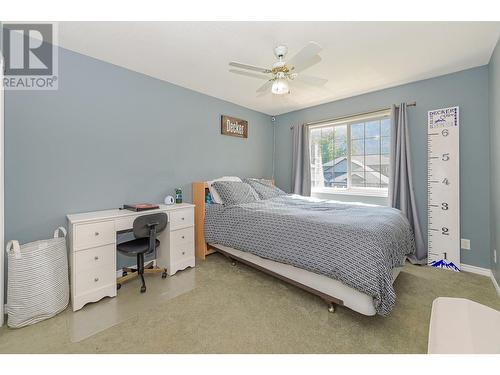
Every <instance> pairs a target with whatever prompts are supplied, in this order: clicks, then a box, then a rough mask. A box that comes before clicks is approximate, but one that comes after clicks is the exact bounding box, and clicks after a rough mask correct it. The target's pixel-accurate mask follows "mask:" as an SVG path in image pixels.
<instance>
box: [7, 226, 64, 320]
mask: <svg viewBox="0 0 500 375" xmlns="http://www.w3.org/2000/svg"><path fill="white" fill-rule="evenodd" d="M59 232H62V234H63V236H62V237H59ZM65 237H66V229H64V228H63V227H59V228H57V229H56V230H55V231H54V238H51V239H48V240H41V241H35V242H30V243H27V244H24V245H21V246H19V242H18V241H9V242H8V243H7V248H6V251H7V259H8V260H7V266H8V284H7V314H8V320H7V324H8V326H9V327H13V328H19V327H24V326H27V325H30V324H34V323H38V322H40V321H42V320H44V319H48V318H51V317H53V316H54V315H56V314H58V313H60V312H61V311H63V310H64V309H65V308H66V306H68V301H69V280H68V256H67V251H66V238H65Z"/></svg>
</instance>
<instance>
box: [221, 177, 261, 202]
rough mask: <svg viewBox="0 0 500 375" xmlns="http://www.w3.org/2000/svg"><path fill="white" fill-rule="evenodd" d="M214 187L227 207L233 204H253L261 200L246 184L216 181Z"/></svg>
mask: <svg viewBox="0 0 500 375" xmlns="http://www.w3.org/2000/svg"><path fill="white" fill-rule="evenodd" d="M212 186H213V187H214V189H215V190H217V193H219V196H220V198H222V203H223V204H224V205H225V206H231V205H233V204H242V203H251V202H255V201H257V200H259V198H258V196H257V193H256V192H255V190H254V189H253V188H252V187H251V186H250V185H249V184H246V183H244V182H236V181H215V182H214V183H213V184H212Z"/></svg>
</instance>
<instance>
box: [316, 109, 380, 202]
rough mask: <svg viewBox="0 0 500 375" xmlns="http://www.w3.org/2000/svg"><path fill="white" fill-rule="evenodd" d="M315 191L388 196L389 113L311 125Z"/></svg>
mask: <svg viewBox="0 0 500 375" xmlns="http://www.w3.org/2000/svg"><path fill="white" fill-rule="evenodd" d="M309 139H310V155H311V185H312V186H311V188H312V190H313V191H321V192H332V193H350V194H366V195H378V196H387V192H388V186H389V149H390V119H389V114H388V113H386V112H384V113H382V114H381V113H377V114H376V115H375V114H374V115H371V116H363V117H362V116H357V117H352V118H350V119H349V118H347V119H343V120H342V121H337V122H333V123H327V124H322V125H315V126H311V128H310V134H309Z"/></svg>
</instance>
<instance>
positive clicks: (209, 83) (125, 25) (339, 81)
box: [59, 22, 500, 115]
mask: <svg viewBox="0 0 500 375" xmlns="http://www.w3.org/2000/svg"><path fill="white" fill-rule="evenodd" d="M499 36H500V22H489V23H488V22H60V23H59V45H61V46H62V47H65V48H68V49H70V50H74V51H76V52H80V53H83V54H85V55H89V56H92V57H95V58H98V59H101V60H104V61H107V62H110V63H113V64H116V65H119V66H123V67H125V68H128V69H131V70H134V71H137V72H140V73H144V74H147V75H150V76H152V77H156V78H159V79H162V80H165V81H168V82H172V83H174V84H176V85H179V86H183V87H186V88H189V89H192V90H195V91H198V92H202V93H204V94H207V95H211V96H215V97H217V98H220V99H224V100H227V101H230V102H233V103H236V104H240V105H242V106H245V107H248V108H251V109H255V110H257V111H260V112H264V113H267V114H270V115H277V114H281V113H285V112H289V111H293V110H297V109H301V108H305V107H310V106H313V105H317V104H321V103H325V102H329V101H333V100H337V99H341V98H346V97H350V96H353V95H357V94H362V93H366V92H370V91H374V90H379V89H382V88H386V87H391V86H396V85H400V84H403V83H408V82H412V81H417V80H421V79H426V78H431V77H435V76H439V75H443V74H447V73H452V72H456V71H459V70H463V69H467V68H471V67H475V66H480V65H484V64H487V63H488V61H489V59H490V56H491V53H492V51H493V48H494V46H495V44H496V42H497V40H498V38H499ZM308 41H315V42H318V43H319V44H321V45H322V46H323V51H322V52H321V53H320V56H321V57H322V61H321V62H320V63H318V64H316V65H314V66H312V67H311V68H309V69H307V70H305V71H304V74H308V75H316V76H319V77H323V78H327V79H328V83H327V84H326V85H325V86H324V87H321V88H315V87H304V86H300V87H298V86H292V93H291V94H289V95H285V96H275V95H272V94H268V95H266V96H264V97H257V95H256V92H255V90H256V89H257V88H258V87H259V86H261V85H262V84H263V83H264V81H261V80H259V79H254V78H249V77H244V76H240V75H236V74H233V73H231V72H229V66H228V62H229V61H231V60H235V61H238V62H243V63H247V64H252V65H259V66H264V67H270V66H271V65H272V63H273V62H274V61H275V57H274V55H273V48H274V47H275V46H276V45H278V44H286V45H287V46H288V48H289V54H288V57H291V56H292V55H293V54H294V53H295V52H297V51H298V50H299V49H301V48H302V47H303V46H304V45H305V44H306V43H307V42H308Z"/></svg>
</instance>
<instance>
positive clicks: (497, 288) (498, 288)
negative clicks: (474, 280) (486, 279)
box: [491, 272, 500, 296]
mask: <svg viewBox="0 0 500 375" xmlns="http://www.w3.org/2000/svg"><path fill="white" fill-rule="evenodd" d="M491 281H492V282H493V286H494V287H495V289H496V290H497V293H498V295H499V296H500V286H499V285H498V283H497V279H495V276H493V272H492V273H491Z"/></svg>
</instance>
